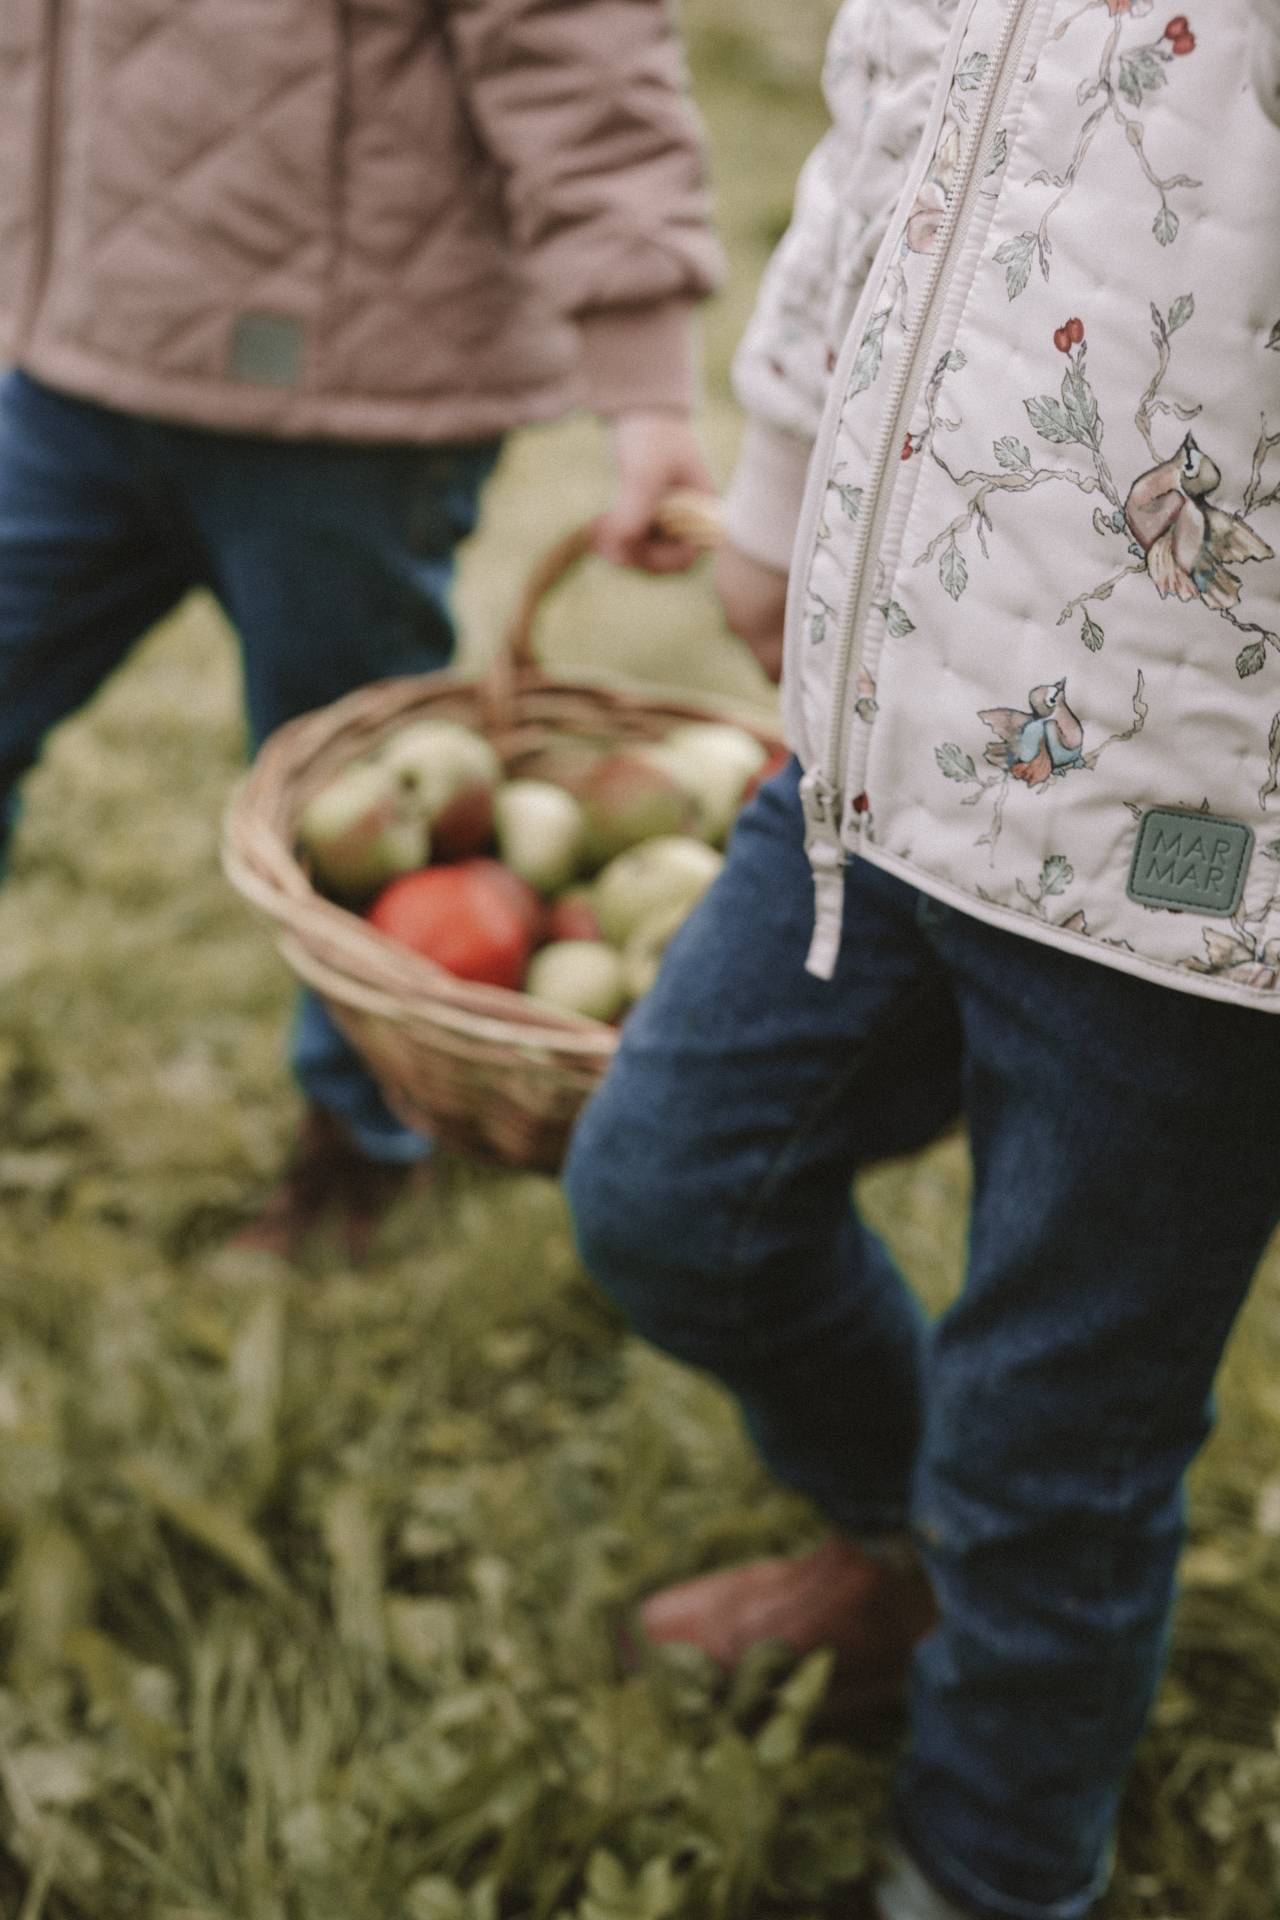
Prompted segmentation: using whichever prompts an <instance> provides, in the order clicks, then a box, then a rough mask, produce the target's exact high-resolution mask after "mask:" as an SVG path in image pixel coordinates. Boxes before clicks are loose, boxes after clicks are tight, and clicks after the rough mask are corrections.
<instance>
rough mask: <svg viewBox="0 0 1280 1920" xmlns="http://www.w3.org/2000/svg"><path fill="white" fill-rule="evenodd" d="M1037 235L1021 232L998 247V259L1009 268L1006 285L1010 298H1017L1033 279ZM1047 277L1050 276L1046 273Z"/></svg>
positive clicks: (1006, 274)
mask: <svg viewBox="0 0 1280 1920" xmlns="http://www.w3.org/2000/svg"><path fill="white" fill-rule="evenodd" d="M1035 251H1036V236H1035V235H1034V233H1020V234H1018V236H1017V238H1016V239H1013V240H1006V241H1005V243H1004V245H1003V246H1002V247H997V249H996V260H997V261H998V263H999V264H1000V265H1001V266H1002V267H1004V268H1006V269H1007V271H1006V273H1005V286H1006V287H1007V289H1008V293H1009V298H1010V300H1016V299H1017V298H1018V295H1019V294H1020V293H1025V292H1026V290H1027V287H1028V286H1029V284H1030V281H1031V262H1032V260H1033V259H1034V258H1035ZM1045 278H1046V279H1047V278H1048V275H1047V274H1046V276H1045Z"/></svg>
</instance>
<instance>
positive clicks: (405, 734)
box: [378, 720, 502, 824]
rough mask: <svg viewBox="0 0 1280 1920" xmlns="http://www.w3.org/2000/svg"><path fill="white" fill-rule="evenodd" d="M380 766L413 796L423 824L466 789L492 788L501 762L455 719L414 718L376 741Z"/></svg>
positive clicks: (469, 729)
mask: <svg viewBox="0 0 1280 1920" xmlns="http://www.w3.org/2000/svg"><path fill="white" fill-rule="evenodd" d="M378 758H379V760H380V762H381V764H382V765H383V766H384V767H388V768H389V769H390V770H391V772H392V773H394V774H396V775H398V776H399V778H400V779H401V780H402V781H403V782H404V784H405V786H406V787H407V788H408V789H409V790H410V791H411V792H412V793H413V794H414V796H415V798H416V799H417V801H418V804H419V805H420V807H421V808H422V811H423V812H424V813H425V815H426V817H427V820H428V822H430V823H432V824H434V822H435V819H436V817H437V816H438V815H439V814H440V813H442V812H443V811H444V809H445V808H446V807H447V806H448V805H449V804H450V802H451V801H454V800H456V799H457V798H458V796H459V795H460V794H461V793H464V792H465V791H467V790H468V789H470V788H474V787H483V788H486V789H488V790H490V791H491V790H492V789H493V788H494V787H496V786H497V784H498V782H499V781H500V780H501V778H502V762H501V761H500V760H499V758H498V756H497V754H496V753H495V752H494V750H493V748H492V747H491V746H490V744H489V742H488V741H487V740H486V739H485V738H484V736H483V735H482V734H479V733H474V732H473V731H472V729H471V728H470V727H464V726H463V725H462V724H461V722H460V721H457V720H414V721H411V722H410V723H409V725H408V726H404V727H400V728H398V729H397V731H396V732H395V733H393V734H391V735H390V736H389V737H388V738H387V739H386V740H384V741H383V743H382V751H381V753H380V754H379V756H378Z"/></svg>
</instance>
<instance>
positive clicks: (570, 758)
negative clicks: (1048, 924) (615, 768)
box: [516, 733, 608, 799]
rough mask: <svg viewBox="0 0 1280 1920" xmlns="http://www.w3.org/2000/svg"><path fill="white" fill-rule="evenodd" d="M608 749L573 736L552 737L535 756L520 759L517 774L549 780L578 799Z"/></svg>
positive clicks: (523, 777) (524, 756)
mask: <svg viewBox="0 0 1280 1920" xmlns="http://www.w3.org/2000/svg"><path fill="white" fill-rule="evenodd" d="M607 752H608V749H607V748H604V747H600V746H594V745H592V743H591V742H590V741H589V740H583V739H580V738H579V737H578V736H577V735H575V734H572V733H561V734H554V735H552V737H551V739H549V740H547V741H546V742H545V743H544V744H543V745H542V746H541V747H539V748H537V749H536V751H534V752H533V753H522V754H520V755H519V756H518V760H517V768H516V771H517V772H518V774H519V777H520V778H521V779H522V780H549V781H550V782H551V784H552V786H553V787H563V788H564V789H565V792H566V793H571V794H572V795H573V796H574V798H575V799H578V798H579V797H580V795H581V793H582V787H583V783H584V782H585V781H586V780H587V779H588V778H589V777H590V775H591V774H592V773H594V771H595V769H596V768H597V767H598V766H599V764H600V762H601V761H602V760H603V759H605V758H606V755H607Z"/></svg>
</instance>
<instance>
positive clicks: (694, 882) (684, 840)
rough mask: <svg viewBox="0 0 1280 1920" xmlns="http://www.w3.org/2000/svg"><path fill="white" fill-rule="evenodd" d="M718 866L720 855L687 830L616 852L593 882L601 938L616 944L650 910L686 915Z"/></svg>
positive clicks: (721, 860)
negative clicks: (602, 935) (680, 909)
mask: <svg viewBox="0 0 1280 1920" xmlns="http://www.w3.org/2000/svg"><path fill="white" fill-rule="evenodd" d="M723 865H724V857H723V855H722V854H719V853H717V852H716V851H715V849H714V848H713V847H709V846H707V844H706V843H705V841H702V840H694V839H692V838H691V837H690V836H689V835H687V834H667V835H664V836H663V837H662V838H661V839H658V840H647V841H645V843H644V845H643V846H639V847H631V848H629V849H628V851H627V852H626V853H620V854H619V855H618V857H617V859H616V860H611V861H610V862H609V865H608V866H607V867H606V868H605V870H604V872H603V873H602V874H601V875H600V876H599V878H598V879H597V881H596V884H595V894H594V904H595V909H596V914H597V917H598V919H599V921H600V927H601V930H602V932H603V933H604V936H605V938H606V940H611V941H612V942H613V944H614V945H615V946H619V947H622V946H625V945H626V943H627V941H628V940H629V939H630V938H631V935H632V934H633V933H634V932H635V930H636V928H637V927H638V926H639V925H640V924H641V922H642V921H644V920H647V919H648V918H649V916H650V915H651V914H655V913H657V912H659V911H661V910H663V909H670V910H674V909H675V908H676V907H677V906H680V907H683V909H684V911H685V912H686V913H687V912H688V911H689V909H690V908H691V907H693V906H694V905H695V904H696V902H697V901H699V900H700V899H701V898H702V896H703V894H704V893H705V892H706V890H707V888H708V887H709V886H710V885H711V883H712V881H713V880H714V879H715V877H716V875H717V874H718V873H719V871H720V869H721V867H722V866H723Z"/></svg>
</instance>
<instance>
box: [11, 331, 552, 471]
mask: <svg viewBox="0 0 1280 1920" xmlns="http://www.w3.org/2000/svg"><path fill="white" fill-rule="evenodd" d="M16 364H17V365H18V366H19V367H20V368H21V370H22V371H23V372H24V373H26V374H29V375H30V376H31V378H32V379H34V380H40V381H43V382H44V384H45V385H47V386H50V387H54V388H56V389H57V390H58V391H59V392H62V393H66V394H70V395H71V396H72V397H73V398H76V399H81V400H88V401H90V402H93V403H95V404H96V405H98V406H103V407H110V408H113V409H115V410H116V411H118V412H121V413H133V414H138V415H141V416H142V417H144V418H147V419H152V420H163V421H166V422H169V423H171V424H174V425H180V426H189V427H197V428H202V429H205V430H207V431H209V432H213V433H232V434H247V435H261V436H263V437H265V438H269V439H279V440H344V441H345V440H350V441H365V442H370V443H373V444H381V445H387V444H407V445H415V446H416V445H422V446H438V445H441V444H443V443H449V442H457V441H467V440H492V439H497V438H498V437H499V436H501V435H502V434H504V433H507V432H509V431H510V430H512V429H513V428H515V427H522V426H530V425H533V424H534V423H535V422H538V421H546V420H553V419H558V418H560V417H562V416H563V415H565V414H567V413H572V412H574V411H575V410H576V409H577V408H579V407H580V406H582V405H583V404H584V396H583V393H582V390H581V386H580V383H579V382H578V381H577V380H576V379H573V378H572V377H570V378H567V379H566V378H565V377H563V376H560V377H558V378H557V379H556V381H555V382H554V384H549V385H546V386H532V387H529V388H522V389H518V390H516V391H515V392H511V393H505V394H501V395H497V396H494V395H492V394H485V395H479V394H467V393H449V394H440V393H430V394H424V395H423V397H422V398H421V399H420V400H412V401H410V400H406V399H402V398H397V399H391V400H382V399H377V398H374V397H371V396H369V395H364V394H347V395H334V394H323V393H317V394H309V393H305V392H300V391H298V390H297V389H296V388H291V389H289V390H287V391H282V390H279V389H275V388H267V387H256V386H249V385H240V384H237V383H236V382H233V381H227V380H175V379H173V378H171V377H168V376H165V375H156V374H155V373H152V372H144V371H142V370H139V369H135V368H132V367H129V366H127V365H124V364H123V363H120V362H115V361H111V360H106V359H103V358H102V357H101V356H99V355H96V354H90V353H82V352H78V351H77V350H76V349H75V348H72V347H68V346H66V345H65V344H64V345H52V346H51V345H49V344H48V343H35V344H32V345H29V346H27V347H26V348H24V349H23V350H21V351H20V352H19V353H18V354H17V356H16Z"/></svg>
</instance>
